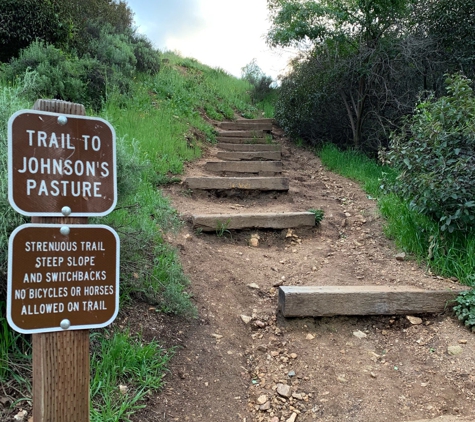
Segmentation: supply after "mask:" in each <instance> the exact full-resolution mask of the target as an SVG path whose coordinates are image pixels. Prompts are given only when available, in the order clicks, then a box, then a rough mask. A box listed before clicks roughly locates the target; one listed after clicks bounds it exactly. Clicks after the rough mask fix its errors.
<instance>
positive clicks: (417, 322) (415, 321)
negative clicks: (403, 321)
mask: <svg viewBox="0 0 475 422" xmlns="http://www.w3.org/2000/svg"><path fill="white" fill-rule="evenodd" d="M406 318H407V320H408V321H409V322H410V323H411V324H412V325H421V324H422V318H418V317H415V316H410V315H408V316H406Z"/></svg>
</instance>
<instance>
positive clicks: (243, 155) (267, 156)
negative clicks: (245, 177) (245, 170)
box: [216, 151, 282, 161]
mask: <svg viewBox="0 0 475 422" xmlns="http://www.w3.org/2000/svg"><path fill="white" fill-rule="evenodd" d="M216 156H217V157H218V158H219V159H220V160H229V161H251V160H270V161H279V160H280V159H281V158H282V154H281V153H280V152H278V151H250V152H249V151H233V152H229V151H219V152H218V153H217V154H216Z"/></svg>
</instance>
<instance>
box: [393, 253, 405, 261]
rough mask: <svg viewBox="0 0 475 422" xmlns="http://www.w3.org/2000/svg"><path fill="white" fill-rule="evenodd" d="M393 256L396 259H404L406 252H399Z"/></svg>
mask: <svg viewBox="0 0 475 422" xmlns="http://www.w3.org/2000/svg"><path fill="white" fill-rule="evenodd" d="M394 258H396V259H397V260H398V261H404V260H405V259H406V254H405V253H404V252H401V253H398V254H397V255H394Z"/></svg>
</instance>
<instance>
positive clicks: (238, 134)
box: [218, 130, 266, 138]
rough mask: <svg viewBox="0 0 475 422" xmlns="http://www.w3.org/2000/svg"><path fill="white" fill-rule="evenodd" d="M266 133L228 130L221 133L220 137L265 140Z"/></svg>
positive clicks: (261, 131) (219, 133)
mask: <svg viewBox="0 0 475 422" xmlns="http://www.w3.org/2000/svg"><path fill="white" fill-rule="evenodd" d="M265 135H266V133H265V132H264V131H263V130H226V131H219V132H218V136H226V137H227V138H264V136H265Z"/></svg>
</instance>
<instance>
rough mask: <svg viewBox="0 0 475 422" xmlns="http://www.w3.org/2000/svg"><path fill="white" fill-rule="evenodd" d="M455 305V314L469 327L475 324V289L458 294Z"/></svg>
mask: <svg viewBox="0 0 475 422" xmlns="http://www.w3.org/2000/svg"><path fill="white" fill-rule="evenodd" d="M456 302H457V305H456V306H454V311H455V315H457V318H458V319H459V320H460V321H462V322H463V323H464V324H465V325H466V326H467V327H470V328H471V327H474V326H475V290H469V291H467V292H462V293H460V294H459V295H458V296H457V299H456Z"/></svg>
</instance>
